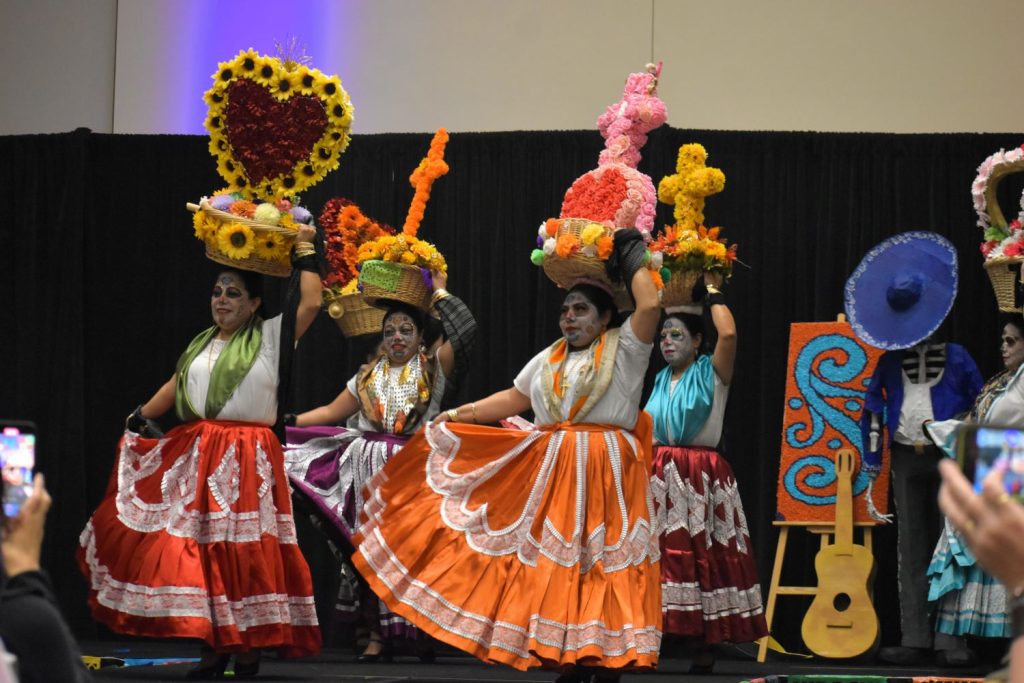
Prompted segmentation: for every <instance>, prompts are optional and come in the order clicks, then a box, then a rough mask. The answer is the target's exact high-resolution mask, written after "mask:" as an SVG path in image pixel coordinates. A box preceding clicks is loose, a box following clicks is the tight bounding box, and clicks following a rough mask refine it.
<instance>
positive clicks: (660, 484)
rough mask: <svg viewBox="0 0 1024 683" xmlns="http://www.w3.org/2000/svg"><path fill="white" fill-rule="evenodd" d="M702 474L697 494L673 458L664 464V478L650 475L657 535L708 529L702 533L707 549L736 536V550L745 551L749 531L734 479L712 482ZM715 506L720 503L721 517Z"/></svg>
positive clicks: (691, 532)
mask: <svg viewBox="0 0 1024 683" xmlns="http://www.w3.org/2000/svg"><path fill="white" fill-rule="evenodd" d="M702 474H703V489H704V493H698V492H697V489H696V487H694V485H693V484H692V483H691V482H690V481H689V480H688V479H686V480H684V479H683V478H682V476H681V475H680V474H679V471H678V469H676V464H675V462H674V461H669V462H667V463H666V464H665V467H664V469H663V475H664V479H661V478H659V477H657V476H651V494H652V495H653V497H654V508H655V517H654V520H655V522H654V524H655V528H656V529H657V531H658V534H659V535H661V534H669V533H672V532H673V531H676V530H677V529H685V530H686V531H687V533H688V534H689V535H690V536H691V537H693V536H696V535H697V534H699V533H701V532H703V531H709V533H707V534H705V543H706V544H707V547H708V548H710V547H711V545H712V544H713V543H715V542H718V543H721V544H722V545H728V544H729V541H730V540H732V539H736V549H737V550H738V551H739V552H741V553H743V554H748V547H747V539H748V538H749V537H750V531H749V530H748V528H747V516H746V514H744V512H743V502H742V501H741V500H740V492H739V488H738V487H737V485H736V481H735V480H730V481H725V482H723V481H721V480H718V479H716V480H715V481H713V482H712V481H711V478H710V476H709V475H708V473H707V472H703V473H702ZM719 505H721V506H722V512H723V515H722V516H721V517H720V516H719V515H717V514H716V513H715V511H716V510H717V508H718V506H719Z"/></svg>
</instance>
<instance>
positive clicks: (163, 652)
mask: <svg viewBox="0 0 1024 683" xmlns="http://www.w3.org/2000/svg"><path fill="white" fill-rule="evenodd" d="M81 647H82V652H83V653H84V654H86V655H93V656H107V657H117V658H122V659H124V658H132V659H169V658H189V657H197V656H198V648H197V647H192V646H191V645H189V644H187V643H182V642H175V641H166V642H157V641H153V642H148V641H132V642H114V641H103V642H99V641H94V642H83V643H82V644H81ZM749 651H750V652H751V653H752V652H753V650H752V648H749ZM191 666H192V665H191V664H171V665H162V666H132V667H116V668H115V667H111V668H105V669H101V670H99V671H95V672H94V675H95V677H96V679H97V680H102V681H181V680H183V679H184V675H185V671H187V670H188V669H189V668H190V667H191ZM689 666H690V660H689V659H688V658H683V657H680V658H675V657H671V656H670V657H665V656H663V657H662V659H661V663H660V665H659V668H658V670H657V671H655V672H650V673H633V674H629V673H627V674H625V675H624V676H623V677H622V683H642V682H643V681H649V682H651V683H654V682H655V681H678V680H681V679H684V678H685V680H686V681H688V682H689V683H710V682H711V681H714V682H716V683H729V682H732V681H745V680H750V679H753V678H762V677H766V676H772V675H787V676H795V675H800V676H826V675H843V676H865V677H867V676H887V677H890V678H904V679H909V678H915V677H920V676H943V677H948V678H949V679H964V678H982V677H984V676H985V674H987V673H988V672H989V671H991V670H992V668H993V665H991V664H988V665H982V666H977V667H973V668H969V669H955V670H950V669H946V670H941V669H937V668H934V667H932V668H929V667H893V666H881V665H877V664H871V663H850V662H834V661H824V660H799V659H792V658H789V657H781V656H778V655H769V657H768V661H767V662H765V663H764V664H758V663H757V662H756V661H754V660H753V657H752V656H748V654H747V652H745V651H744V650H740V649H737V648H729V650H728V651H727V652H725V653H724V654H722V655H721V656H720V657H719V660H718V662H717V663H716V665H715V673H714V674H713V675H709V676H691V675H688V674H687V670H688V668H689ZM554 678H555V674H554V673H552V672H547V671H540V670H534V671H525V672H521V671H515V670H513V669H509V668H507V667H499V666H487V665H485V664H483V663H481V662H479V661H477V660H476V659H473V658H471V657H468V656H465V655H462V654H459V653H456V652H455V651H453V650H447V649H444V650H441V651H439V654H438V657H437V661H436V662H434V663H433V664H423V663H421V662H420V661H419V660H418V659H416V658H415V657H396V658H395V661H393V662H390V663H378V664H358V663H356V661H355V655H354V654H353V653H352V652H351V651H349V650H340V649H325V650H324V651H323V652H322V653H321V654H320V655H319V656H317V657H310V658H306V659H298V660H279V659H277V658H276V657H274V656H272V655H270V656H265V657H264V658H263V663H262V665H261V667H260V676H259V679H258V680H262V681H267V682H271V681H291V682H298V681H366V682H367V683H387V682H388V681H405V682H408V683H412V682H415V681H435V682H437V681H490V682H493V683H499V682H501V681H510V682H511V681H536V682H537V683H540V682H541V681H552V680H554ZM228 680H231V679H230V678H229V679H228Z"/></svg>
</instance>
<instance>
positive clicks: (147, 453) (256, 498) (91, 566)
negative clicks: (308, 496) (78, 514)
mask: <svg viewBox="0 0 1024 683" xmlns="http://www.w3.org/2000/svg"><path fill="white" fill-rule="evenodd" d="M283 463H284V456H283V454H282V451H281V445H280V443H279V442H278V440H277V437H276V436H274V433H273V432H272V431H271V430H270V428H269V427H265V426H263V425H257V424H252V423H246V422H227V421H223V422H221V421H211V420H200V421H197V422H190V423H187V424H184V425H181V426H178V427H176V428H174V429H172V430H171V431H170V432H168V433H167V435H166V436H165V437H164V438H162V439H159V440H158V439H145V438H142V437H140V436H139V435H137V434H133V433H130V432H126V433H125V435H124V437H123V438H122V439H121V444H120V453H119V454H118V457H117V462H116V465H115V467H114V471H113V473H112V474H111V477H110V484H109V486H108V487H107V493H106V496H105V497H104V499H103V501H102V502H101V503H100V505H99V507H98V508H97V509H96V512H95V513H94V514H93V516H92V517H91V518H90V519H89V522H88V524H86V527H85V530H84V531H82V534H81V537H80V539H79V543H80V547H79V550H78V562H79V566H80V567H81V569H82V572H83V573H84V574H85V576H86V578H87V579H88V581H89V604H90V606H91V608H92V612H93V615H94V616H95V617H96V619H97V620H99V621H101V622H102V623H104V624H106V625H107V626H108V627H110V628H111V629H112V630H114V631H117V632H119V633H126V634H129V635H138V636H153V637H186V638H198V639H201V640H203V641H205V642H206V643H208V644H209V645H210V646H211V647H213V648H214V649H216V650H218V651H244V650H249V649H252V648H278V649H279V650H280V652H281V654H282V655H284V656H303V655H312V654H316V653H317V652H318V651H319V650H320V628H319V626H318V625H317V618H316V610H315V606H314V603H313V588H312V581H311V579H310V574H309V567H308V566H307V565H306V561H305V559H304V558H303V557H302V554H301V553H300V551H299V548H298V545H296V539H295V523H294V520H293V518H292V508H291V499H290V497H289V489H288V479H287V477H286V476H285V473H284V465H283Z"/></svg>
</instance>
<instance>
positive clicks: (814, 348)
mask: <svg viewBox="0 0 1024 683" xmlns="http://www.w3.org/2000/svg"><path fill="white" fill-rule="evenodd" d="M881 355H882V351H881V350H880V349H876V348H874V347H871V346H868V345H867V344H865V343H864V342H862V341H861V340H860V339H858V338H857V337H856V336H855V335H854V334H853V330H852V328H851V327H850V325H849V323H845V322H828V323H793V324H792V325H790V328H789V362H788V366H787V369H786V396H785V401H786V405H785V409H784V412H783V418H782V451H781V453H782V455H781V461H780V463H779V483H778V496H777V500H778V507H777V510H776V513H775V518H776V520H779V521H786V522H832V521H833V520H834V519H835V497H836V474H835V453H836V451H838V450H839V449H841V448H852V449H853V450H854V451H855V452H856V453H857V469H856V474H855V476H854V479H853V497H854V498H853V519H854V522H869V521H871V518H870V516H869V515H868V512H867V503H866V501H865V499H866V495H867V490H868V477H867V474H865V473H864V472H862V471H861V470H860V457H861V452H862V443H861V434H860V427H859V425H858V420H859V419H860V414H861V410H862V408H863V405H864V394H865V393H866V391H867V386H868V383H869V382H870V381H871V375H872V373H873V372H874V370H875V365H876V364H877V363H878V359H879V358H880V357H881ZM888 500H889V450H888V448H886V449H885V451H884V452H883V454H882V471H881V473H880V474H879V475H878V479H877V480H876V481H875V484H874V487H873V501H874V504H875V507H876V508H877V509H878V510H879V511H880V512H882V513H885V512H886V511H887V510H888Z"/></svg>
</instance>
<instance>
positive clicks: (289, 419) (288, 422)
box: [284, 413, 298, 427]
mask: <svg viewBox="0 0 1024 683" xmlns="http://www.w3.org/2000/svg"><path fill="white" fill-rule="evenodd" d="M297 417H298V416H297V415H296V414H295V413H285V414H284V426H285V427H294V426H295V420H296V418H297Z"/></svg>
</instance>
